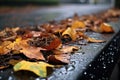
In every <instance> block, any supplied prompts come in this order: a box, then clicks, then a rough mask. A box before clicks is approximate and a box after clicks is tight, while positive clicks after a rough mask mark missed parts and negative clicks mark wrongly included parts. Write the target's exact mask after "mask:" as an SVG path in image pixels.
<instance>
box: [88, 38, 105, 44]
mask: <svg viewBox="0 0 120 80" xmlns="http://www.w3.org/2000/svg"><path fill="white" fill-rule="evenodd" d="M87 41H88V42H92V43H101V42H105V40H97V39H95V38H90V37H88V38H87Z"/></svg>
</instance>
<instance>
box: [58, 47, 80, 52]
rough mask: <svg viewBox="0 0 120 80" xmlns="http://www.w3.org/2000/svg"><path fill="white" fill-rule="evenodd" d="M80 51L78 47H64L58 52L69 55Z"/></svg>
mask: <svg viewBox="0 0 120 80" xmlns="http://www.w3.org/2000/svg"><path fill="white" fill-rule="evenodd" d="M78 49H80V48H79V47H78V46H64V47H63V48H62V49H60V51H62V52H63V53H71V52H74V51H77V50H78Z"/></svg>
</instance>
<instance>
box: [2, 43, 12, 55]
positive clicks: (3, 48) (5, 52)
mask: <svg viewBox="0 0 120 80" xmlns="http://www.w3.org/2000/svg"><path fill="white" fill-rule="evenodd" d="M11 43H12V42H11V41H4V42H3V43H2V44H1V45H0V55H2V54H7V53H8V52H10V49H8V48H7V46H8V45H10V44H11Z"/></svg>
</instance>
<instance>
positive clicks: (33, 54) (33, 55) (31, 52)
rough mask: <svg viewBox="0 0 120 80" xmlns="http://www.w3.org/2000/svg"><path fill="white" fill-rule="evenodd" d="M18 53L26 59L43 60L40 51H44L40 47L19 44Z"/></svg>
mask: <svg viewBox="0 0 120 80" xmlns="http://www.w3.org/2000/svg"><path fill="white" fill-rule="evenodd" d="M20 46H21V50H20V52H21V53H23V54H24V55H25V56H26V57H28V58H30V59H38V60H45V58H44V57H43V55H42V53H41V52H40V50H45V49H43V48H41V47H32V46H29V45H28V44H27V43H26V42H24V43H21V45H20Z"/></svg>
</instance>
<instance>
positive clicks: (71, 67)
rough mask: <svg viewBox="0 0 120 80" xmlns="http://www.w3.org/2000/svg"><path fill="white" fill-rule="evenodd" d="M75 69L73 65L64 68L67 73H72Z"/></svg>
mask: <svg viewBox="0 0 120 80" xmlns="http://www.w3.org/2000/svg"><path fill="white" fill-rule="evenodd" d="M74 69H75V66H74V65H68V66H67V67H66V70H67V71H73V70H74Z"/></svg>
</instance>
